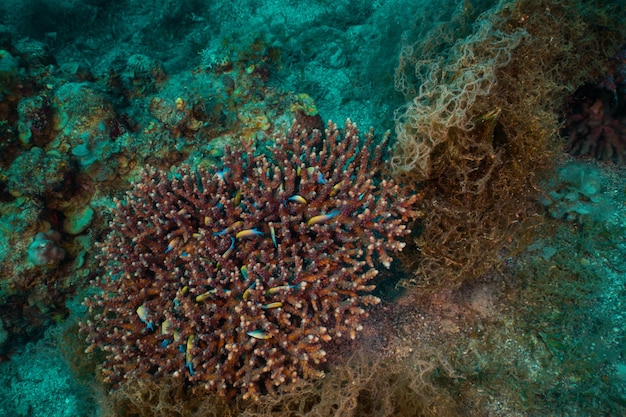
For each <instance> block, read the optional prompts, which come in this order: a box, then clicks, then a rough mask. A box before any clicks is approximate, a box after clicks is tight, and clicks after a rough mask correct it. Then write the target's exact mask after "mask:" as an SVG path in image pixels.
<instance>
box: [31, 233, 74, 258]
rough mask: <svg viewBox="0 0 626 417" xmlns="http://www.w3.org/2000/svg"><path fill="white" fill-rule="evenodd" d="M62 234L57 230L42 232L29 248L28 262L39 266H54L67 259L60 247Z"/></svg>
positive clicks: (36, 236)
mask: <svg viewBox="0 0 626 417" xmlns="http://www.w3.org/2000/svg"><path fill="white" fill-rule="evenodd" d="M60 241H61V234H60V233H59V232H57V231H55V230H52V229H50V230H48V231H47V232H40V233H37V235H35V240H33V242H32V243H31V244H30V246H29V247H28V260H29V261H30V262H32V263H33V264H35V265H37V266H48V267H49V266H54V265H56V264H58V263H59V262H61V261H62V260H63V259H64V258H65V250H64V249H63V248H61V247H59V246H57V245H58V243H59V242H60Z"/></svg>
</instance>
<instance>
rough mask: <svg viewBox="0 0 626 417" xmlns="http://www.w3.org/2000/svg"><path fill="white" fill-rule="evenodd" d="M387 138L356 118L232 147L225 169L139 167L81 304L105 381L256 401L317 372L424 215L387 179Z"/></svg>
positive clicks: (348, 335)
mask: <svg viewBox="0 0 626 417" xmlns="http://www.w3.org/2000/svg"><path fill="white" fill-rule="evenodd" d="M385 143H386V138H384V140H382V141H380V142H377V144H376V146H375V147H374V144H373V134H372V133H371V132H370V133H368V134H367V135H366V136H365V141H364V142H363V143H361V140H360V139H359V134H358V131H357V127H356V125H355V124H353V123H351V122H350V121H349V120H348V121H347V122H346V125H345V128H344V131H343V135H341V134H340V131H339V130H338V129H337V127H336V125H335V124H333V123H332V122H331V123H330V124H329V127H328V129H327V130H326V132H325V134H324V133H322V132H320V131H318V130H314V131H313V132H312V133H308V132H307V131H305V130H302V129H301V128H300V127H299V126H298V125H295V124H294V126H293V127H292V128H291V129H290V130H289V132H288V133H287V134H286V135H285V136H280V137H276V138H275V141H274V142H273V143H271V144H269V145H265V144H262V145H264V146H259V147H258V148H257V147H256V146H255V145H254V144H253V143H252V142H247V141H243V145H242V148H241V149H237V148H227V149H226V151H225V154H224V158H223V166H221V167H214V168H211V169H208V170H203V169H200V168H198V169H194V168H191V167H189V166H183V167H182V168H179V169H178V170H177V171H176V172H175V173H174V174H173V175H172V176H168V175H167V174H166V173H165V172H159V171H157V170H155V169H147V170H145V172H144V173H143V176H142V177H141V179H140V180H139V181H138V182H137V183H136V184H135V185H134V186H133V188H132V190H131V191H130V192H129V193H128V195H127V197H126V198H125V199H124V201H117V202H116V207H115V209H114V219H113V221H112V222H111V224H110V227H111V232H110V234H109V236H108V237H107V238H106V239H105V241H104V242H103V243H102V244H101V249H102V254H101V255H100V257H99V260H100V264H101V266H102V267H103V268H104V270H105V271H106V273H105V274H103V275H101V276H100V277H99V278H98V279H97V280H96V282H95V284H96V286H97V287H99V288H100V289H101V290H102V292H101V293H98V294H96V295H94V296H92V297H89V298H88V299H87V300H86V301H85V304H86V305H87V306H88V307H89V310H90V312H91V314H92V319H91V320H89V321H86V322H85V323H83V325H82V327H83V330H84V331H85V332H86V333H87V340H88V342H89V343H90V347H89V348H88V349H87V350H88V351H92V350H94V349H96V348H100V349H102V350H103V351H104V352H105V354H106V361H105V362H104V364H103V366H102V375H103V377H104V378H103V379H104V381H105V382H107V383H109V384H110V385H111V386H112V387H113V388H115V387H118V386H120V385H121V384H123V383H124V382H125V381H129V380H133V379H134V380H137V379H140V378H142V377H144V376H154V377H159V376H172V377H174V378H184V379H185V380H187V381H189V382H191V383H192V384H193V385H194V386H196V387H202V388H203V389H206V390H209V391H217V392H218V393H219V394H221V395H225V396H228V397H231V396H234V395H236V394H237V393H239V394H242V398H244V399H246V398H252V399H255V398H258V396H260V395H262V394H265V393H272V392H274V391H275V389H276V387H278V386H281V385H284V384H285V385H289V384H292V383H295V382H296V381H298V380H299V379H301V378H304V379H307V378H315V377H319V376H321V375H322V374H323V371H322V369H321V366H320V365H321V364H322V363H323V362H325V361H326V360H327V356H330V355H327V351H328V352H330V351H331V350H332V348H333V347H334V346H336V345H337V343H339V342H341V341H342V340H345V339H355V338H356V335H357V332H358V331H360V330H361V329H362V324H361V323H360V322H361V320H362V318H364V317H366V316H367V314H368V313H367V310H366V308H367V307H368V306H372V305H375V304H377V303H378V302H379V301H380V300H379V299H378V298H377V297H375V296H374V295H372V294H370V293H371V291H372V290H374V288H375V286H374V285H373V284H372V279H373V278H374V277H375V276H376V275H377V274H378V270H377V269H376V264H382V265H384V266H385V267H387V268H389V267H390V264H391V262H392V257H391V253H392V252H394V251H399V250H401V249H402V248H403V247H404V243H403V242H402V239H401V238H402V237H404V236H406V235H407V233H408V231H409V229H408V228H407V227H406V225H405V223H406V222H407V221H410V220H411V219H412V218H413V217H414V215H415V213H414V212H413V211H412V210H411V207H412V205H413V204H414V203H415V201H416V198H417V197H415V196H409V195H407V194H406V193H405V192H403V190H402V189H401V188H400V187H399V186H398V185H397V184H396V183H395V182H394V181H393V180H386V179H384V178H381V175H380V168H381V164H382V155H383V149H384V146H385Z"/></svg>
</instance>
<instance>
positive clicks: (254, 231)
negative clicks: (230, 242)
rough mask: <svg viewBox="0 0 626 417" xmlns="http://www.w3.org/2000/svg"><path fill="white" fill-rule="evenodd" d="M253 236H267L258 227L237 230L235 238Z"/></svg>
mask: <svg viewBox="0 0 626 417" xmlns="http://www.w3.org/2000/svg"><path fill="white" fill-rule="evenodd" d="M253 236H265V235H264V234H263V232H261V231H260V230H259V229H257V228H254V229H244V230H241V231H239V232H237V234H236V235H235V239H245V238H248V237H253Z"/></svg>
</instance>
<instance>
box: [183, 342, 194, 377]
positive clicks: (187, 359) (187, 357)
mask: <svg viewBox="0 0 626 417" xmlns="http://www.w3.org/2000/svg"><path fill="white" fill-rule="evenodd" d="M194 338H195V336H194V335H192V334H190V335H189V337H188V338H187V348H186V349H185V366H186V367H187V369H189V374H190V375H191V376H193V363H191V348H192V347H193V339H194Z"/></svg>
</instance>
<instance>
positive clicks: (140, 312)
mask: <svg viewBox="0 0 626 417" xmlns="http://www.w3.org/2000/svg"><path fill="white" fill-rule="evenodd" d="M148 314H149V310H148V307H146V305H145V304H142V305H140V306H139V307H137V316H139V320H141V321H142V322H143V323H145V325H146V328H148V329H149V330H154V323H152V322H151V321H148Z"/></svg>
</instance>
